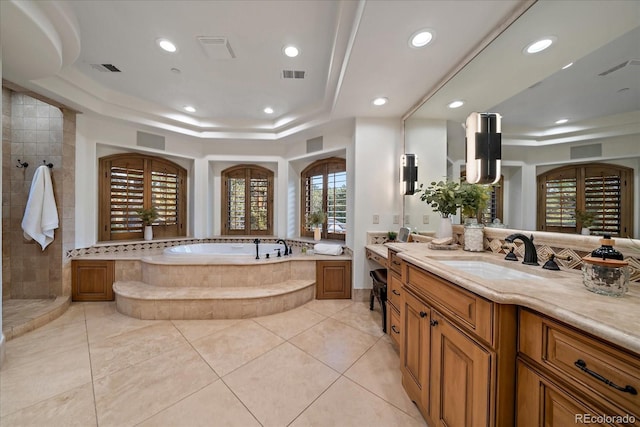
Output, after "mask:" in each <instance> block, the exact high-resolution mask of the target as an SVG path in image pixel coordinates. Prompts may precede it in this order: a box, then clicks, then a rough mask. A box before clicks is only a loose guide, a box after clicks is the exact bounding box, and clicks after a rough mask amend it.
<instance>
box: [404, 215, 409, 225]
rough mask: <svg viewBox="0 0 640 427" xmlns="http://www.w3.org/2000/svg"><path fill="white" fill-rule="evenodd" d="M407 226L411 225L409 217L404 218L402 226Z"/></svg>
mask: <svg viewBox="0 0 640 427" xmlns="http://www.w3.org/2000/svg"><path fill="white" fill-rule="evenodd" d="M407 224H411V221H409V215H405V216H404V225H407Z"/></svg>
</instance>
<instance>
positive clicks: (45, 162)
mask: <svg viewBox="0 0 640 427" xmlns="http://www.w3.org/2000/svg"><path fill="white" fill-rule="evenodd" d="M42 164H43V165H45V166H46V167H48V168H49V169H53V163H47V161H46V160H43V161H42Z"/></svg>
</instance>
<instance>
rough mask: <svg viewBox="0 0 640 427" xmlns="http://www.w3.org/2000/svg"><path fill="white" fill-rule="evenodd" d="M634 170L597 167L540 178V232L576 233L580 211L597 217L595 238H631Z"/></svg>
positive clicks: (562, 169)
mask: <svg viewBox="0 0 640 427" xmlns="http://www.w3.org/2000/svg"><path fill="white" fill-rule="evenodd" d="M632 177H633V170H632V169H630V168H626V167H624V166H617V165H608V164H600V163H593V164H587V165H577V166H564V167H560V168H557V169H554V170H551V171H549V172H547V173H545V174H543V175H540V176H539V177H538V190H539V193H538V206H539V211H538V229H539V230H545V231H557V232H563V233H576V232H579V231H580V229H581V228H582V227H583V224H581V223H579V222H577V221H576V211H577V210H580V211H582V212H589V213H593V214H594V216H595V219H594V223H593V225H592V226H590V227H589V228H590V229H591V233H592V234H611V235H612V236H623V237H624V236H627V235H628V234H631V230H632V229H633V181H632Z"/></svg>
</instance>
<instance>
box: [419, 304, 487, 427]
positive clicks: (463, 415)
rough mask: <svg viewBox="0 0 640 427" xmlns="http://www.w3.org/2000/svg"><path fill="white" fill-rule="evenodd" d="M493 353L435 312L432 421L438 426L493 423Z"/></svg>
mask: <svg viewBox="0 0 640 427" xmlns="http://www.w3.org/2000/svg"><path fill="white" fill-rule="evenodd" d="M490 387H491V353H490V352H489V351H487V350H486V349H485V348H484V347H483V346H482V345H480V344H479V343H478V342H476V341H475V340H474V339H472V338H471V337H469V336H468V335H467V334H465V333H464V332H462V331H461V330H460V329H458V328H457V327H456V326H454V325H453V324H451V323H450V322H449V321H447V320H446V319H445V318H444V317H443V316H442V315H440V313H438V312H437V311H435V310H432V315H431V393H430V397H431V407H430V411H431V412H430V413H431V419H432V420H433V421H434V422H435V426H442V427H445V426H446V427H480V426H489V425H490V423H491V410H490V406H489V405H490V398H489V396H490V395H491V392H490Z"/></svg>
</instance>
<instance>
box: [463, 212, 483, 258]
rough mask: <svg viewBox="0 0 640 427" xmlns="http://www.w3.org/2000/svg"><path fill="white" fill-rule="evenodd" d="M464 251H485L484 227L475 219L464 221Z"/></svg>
mask: <svg viewBox="0 0 640 427" xmlns="http://www.w3.org/2000/svg"><path fill="white" fill-rule="evenodd" d="M464 250H465V251H470V252H482V251H484V225H482V224H478V220H477V219H475V218H467V219H466V220H465V221H464Z"/></svg>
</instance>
